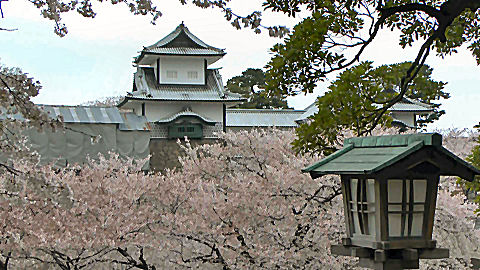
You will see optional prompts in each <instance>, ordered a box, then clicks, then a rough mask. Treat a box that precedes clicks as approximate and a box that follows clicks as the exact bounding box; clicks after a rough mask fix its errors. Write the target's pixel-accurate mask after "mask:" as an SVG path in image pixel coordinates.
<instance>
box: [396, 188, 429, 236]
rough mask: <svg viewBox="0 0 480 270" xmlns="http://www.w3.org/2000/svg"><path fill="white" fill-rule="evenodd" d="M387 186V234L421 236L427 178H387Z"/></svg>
mask: <svg viewBox="0 0 480 270" xmlns="http://www.w3.org/2000/svg"><path fill="white" fill-rule="evenodd" d="M387 187H388V233H389V236H390V237H420V236H422V235H423V221H424V215H425V200H426V195H427V180H426V179H413V180H412V179H389V180H388V184H387Z"/></svg>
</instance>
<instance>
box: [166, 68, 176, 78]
mask: <svg viewBox="0 0 480 270" xmlns="http://www.w3.org/2000/svg"><path fill="white" fill-rule="evenodd" d="M177 77H178V73H177V71H176V70H167V78H169V79H176V78H177Z"/></svg>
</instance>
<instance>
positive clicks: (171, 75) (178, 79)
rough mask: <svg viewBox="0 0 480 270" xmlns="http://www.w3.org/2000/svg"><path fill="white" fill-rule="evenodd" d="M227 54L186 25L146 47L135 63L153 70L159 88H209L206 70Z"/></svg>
mask: <svg viewBox="0 0 480 270" xmlns="http://www.w3.org/2000/svg"><path fill="white" fill-rule="evenodd" d="M224 55H225V52H224V50H223V49H218V48H215V47H212V46H210V45H208V44H206V43H205V42H203V41H202V40H200V39H199V38H198V37H196V36H195V35H193V34H192V33H191V32H190V31H189V30H188V28H187V27H186V26H185V25H184V24H183V22H182V23H181V24H180V25H179V26H178V27H177V28H176V29H175V30H174V31H173V32H171V33H170V34H168V35H167V36H166V37H164V38H163V39H161V40H159V41H158V42H156V43H155V44H153V45H151V46H148V47H144V48H143V50H142V51H141V52H140V55H139V56H137V57H136V58H135V60H134V64H135V65H137V66H139V67H150V68H153V70H154V74H155V78H156V80H157V82H158V83H159V84H160V85H206V84H207V67H208V66H209V65H211V64H213V63H215V62H216V61H218V60H219V59H221V58H222V57H223V56H224Z"/></svg>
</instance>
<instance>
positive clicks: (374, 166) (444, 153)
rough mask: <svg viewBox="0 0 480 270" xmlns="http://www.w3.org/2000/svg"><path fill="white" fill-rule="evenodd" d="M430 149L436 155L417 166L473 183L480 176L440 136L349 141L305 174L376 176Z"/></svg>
mask: <svg viewBox="0 0 480 270" xmlns="http://www.w3.org/2000/svg"><path fill="white" fill-rule="evenodd" d="M427 149H428V151H430V153H432V154H429V155H428V158H425V160H421V159H419V158H417V159H418V160H416V161H415V162H416V163H418V164H420V163H421V162H423V161H426V162H430V163H434V164H437V166H436V167H438V168H437V169H438V171H439V174H441V175H457V176H460V177H462V178H465V179H466V180H470V181H471V180H473V178H474V176H475V175H480V171H479V170H478V169H476V168H475V167H473V166H472V165H470V164H468V163H467V162H465V161H464V160H462V159H461V158H459V157H457V156H456V155H455V154H453V153H451V152H450V151H448V150H447V149H445V148H444V147H443V146H442V135H440V134H438V133H430V134H407V135H390V136H372V137H358V138H349V139H346V140H345V142H344V148H343V149H341V150H339V151H337V152H335V153H333V154H332V155H330V156H328V157H326V158H324V159H322V160H320V161H319V162H317V163H315V164H313V165H311V166H309V167H307V168H305V169H303V170H302V171H303V172H308V173H310V174H311V175H312V177H313V178H316V177H320V176H322V175H326V174H363V175H372V174H376V173H379V172H380V171H382V170H383V169H386V168H387V167H390V166H394V165H395V164H396V163H397V162H400V161H402V160H405V159H408V158H410V157H411V156H412V155H413V154H414V153H418V152H421V151H426V150H427ZM443 163H445V165H441V164H443ZM406 169H407V168H406Z"/></svg>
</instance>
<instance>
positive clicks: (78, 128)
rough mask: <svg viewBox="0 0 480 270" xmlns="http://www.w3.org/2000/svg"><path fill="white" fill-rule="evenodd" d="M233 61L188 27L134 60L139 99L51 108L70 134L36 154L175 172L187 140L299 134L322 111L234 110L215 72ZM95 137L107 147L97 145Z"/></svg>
mask: <svg viewBox="0 0 480 270" xmlns="http://www.w3.org/2000/svg"><path fill="white" fill-rule="evenodd" d="M225 54H226V52H225V51H224V50H223V49H219V48H216V47H213V46H210V45H208V44H206V43H205V42H203V41H202V40H200V39H199V38H198V37H196V36H195V35H194V34H192V33H191V32H190V31H189V30H188V28H187V27H186V26H185V25H184V24H183V23H182V24H180V25H179V26H178V27H177V28H176V29H175V30H174V31H173V32H171V33H170V34H168V35H167V36H166V37H164V38H162V39H161V40H159V41H158V42H156V43H155V44H153V45H150V46H147V47H143V50H142V51H141V52H140V54H139V55H138V56H137V57H135V58H134V65H135V66H136V68H137V70H136V72H135V74H134V76H133V87H132V91H131V92H129V93H127V95H126V96H125V97H124V98H123V100H122V101H121V102H120V103H119V104H118V105H117V106H116V107H106V108H105V107H95V106H49V105H44V106H43V108H44V110H45V111H46V112H47V113H48V114H49V115H50V116H51V117H59V116H61V117H62V118H63V121H64V123H65V125H66V127H67V129H66V130H64V131H60V132H55V133H52V132H41V133H38V132H36V131H32V132H34V133H35V134H31V135H32V136H30V137H31V138H32V139H31V141H32V147H33V149H35V150H37V151H38V152H39V153H40V155H41V156H42V158H43V159H44V160H45V162H51V161H56V162H57V163H59V165H65V164H67V163H73V162H83V161H84V160H85V157H86V156H87V155H90V156H95V155H96V154H97V153H103V154H104V153H107V152H108V151H114V152H118V153H119V154H121V155H125V156H133V157H134V158H147V157H148V156H149V155H151V158H150V168H153V169H163V168H167V167H172V166H175V164H176V162H177V160H178V158H177V157H178V155H179V154H180V149H179V147H178V145H177V143H176V140H177V139H179V138H184V137H185V136H186V137H188V138H189V139H191V140H192V142H193V143H211V142H213V141H215V140H216V139H217V134H218V133H219V132H225V131H230V130H231V131H238V130H245V129H251V128H254V127H256V128H265V127H277V128H294V127H296V126H297V125H298V123H301V122H303V121H306V119H307V118H308V117H309V116H311V115H313V114H314V113H316V111H318V109H317V108H316V107H315V104H314V103H312V105H310V106H308V107H307V108H306V109H304V110H290V109H287V110H278V109H232V108H231V107H234V106H235V105H238V104H240V103H242V102H243V101H245V99H244V98H243V97H242V96H241V95H239V94H236V93H231V92H228V91H226V90H225V88H224V84H223V81H222V77H221V75H220V73H219V70H218V69H215V68H209V66H210V65H211V64H213V63H215V62H217V61H218V60H220V59H221V58H222V57H223V56H224V55H225ZM390 111H391V112H392V115H393V116H394V118H395V121H396V122H397V123H400V124H402V125H405V126H409V127H414V126H415V119H416V115H418V114H424V113H430V112H431V111H432V108H431V107H430V106H429V105H426V104H423V103H420V102H417V101H413V100H408V99H404V100H403V101H402V102H400V103H398V104H395V105H394V107H392V109H391V110H390ZM92 137H97V138H98V137H99V138H100V139H99V142H98V143H92V142H91V138H92Z"/></svg>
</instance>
